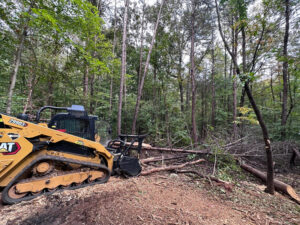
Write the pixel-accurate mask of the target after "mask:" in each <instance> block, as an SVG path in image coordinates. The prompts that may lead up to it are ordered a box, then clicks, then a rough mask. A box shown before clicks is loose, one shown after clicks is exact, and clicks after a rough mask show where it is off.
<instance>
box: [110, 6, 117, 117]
mask: <svg viewBox="0 0 300 225" xmlns="http://www.w3.org/2000/svg"><path fill="white" fill-rule="evenodd" d="M114 14H115V17H114V40H113V49H112V53H113V57H114V58H115V49H116V44H117V38H116V32H117V22H116V21H117V0H115V13H114ZM113 74H114V67H113V68H112V75H111V77H110V89H109V117H110V119H111V117H112V99H113V85H114V79H113Z"/></svg>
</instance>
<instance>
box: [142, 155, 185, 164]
mask: <svg viewBox="0 0 300 225" xmlns="http://www.w3.org/2000/svg"><path fill="white" fill-rule="evenodd" d="M186 156H187V155H186V154H184V155H180V156H172V157H163V156H162V157H152V158H147V159H141V160H140V161H141V162H142V163H149V162H158V161H163V160H171V159H181V158H184V157H186Z"/></svg>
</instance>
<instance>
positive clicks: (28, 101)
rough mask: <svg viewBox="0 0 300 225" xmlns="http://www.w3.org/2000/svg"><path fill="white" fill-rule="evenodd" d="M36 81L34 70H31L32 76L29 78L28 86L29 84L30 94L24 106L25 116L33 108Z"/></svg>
mask: <svg viewBox="0 0 300 225" xmlns="http://www.w3.org/2000/svg"><path fill="white" fill-rule="evenodd" d="M34 80H35V72H33V69H32V68H31V69H30V75H29V78H28V84H27V88H28V94H27V98H26V103H25V105H24V109H23V114H25V113H26V111H27V109H28V108H29V107H30V106H31V99H32V92H33V82H34Z"/></svg>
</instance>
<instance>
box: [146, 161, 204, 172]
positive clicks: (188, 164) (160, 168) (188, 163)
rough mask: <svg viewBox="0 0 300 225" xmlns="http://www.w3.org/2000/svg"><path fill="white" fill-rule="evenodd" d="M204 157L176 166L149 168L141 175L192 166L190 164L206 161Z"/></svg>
mask: <svg viewBox="0 0 300 225" xmlns="http://www.w3.org/2000/svg"><path fill="white" fill-rule="evenodd" d="M204 161H205V160H204V159H198V160H196V161H192V162H187V163H183V164H180V165H176V166H166V167H159V168H154V169H151V170H147V171H142V172H141V176H146V175H149V174H152V173H157V172H161V171H170V170H177V169H181V168H183V167H185V166H190V165H194V164H197V163H200V162H204Z"/></svg>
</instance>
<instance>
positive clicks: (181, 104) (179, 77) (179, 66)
mask: <svg viewBox="0 0 300 225" xmlns="http://www.w3.org/2000/svg"><path fill="white" fill-rule="evenodd" d="M179 46H180V48H179V64H178V74H177V80H178V86H179V94H180V110H181V112H182V113H183V112H184V102H183V85H182V76H181V72H182V49H181V43H179Z"/></svg>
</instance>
